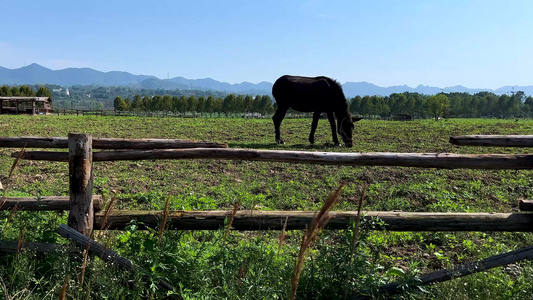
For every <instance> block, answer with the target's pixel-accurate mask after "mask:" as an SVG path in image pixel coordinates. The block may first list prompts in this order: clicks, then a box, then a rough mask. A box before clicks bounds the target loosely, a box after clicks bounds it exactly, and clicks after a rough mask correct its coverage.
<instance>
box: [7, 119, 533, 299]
mask: <svg viewBox="0 0 533 300" xmlns="http://www.w3.org/2000/svg"><path fill="white" fill-rule="evenodd" d="M310 123H311V120H310V119H285V120H284V121H283V125H282V127H281V131H282V135H283V137H284V140H285V143H286V144H285V145H277V144H275V142H274V127H273V124H272V121H271V120H270V119H246V120H245V119H219V118H217V119H208V118H196V119H193V118H188V119H180V118H141V117H100V116H85V117H81V116H80V117H77V116H33V117H31V116H0V136H66V135H67V134H68V133H69V132H76V133H89V134H92V135H93V136H94V137H109V138H187V139H195V140H207V141H213V142H227V143H228V145H229V147H231V148H253V149H284V150H308V151H339V152H419V153H422V152H426V153H427V152H437V153H439V152H451V153H526V152H528V151H530V149H527V148H482V147H457V146H453V145H451V144H449V143H448V139H449V137H450V136H452V135H468V134H531V132H532V131H533V121H530V120H519V121H518V122H515V120H480V119H477V120H474V119H464V120H459V119H458V120H455V119H451V120H442V121H439V122H435V121H433V120H420V121H413V122H391V121H369V120H363V121H360V122H358V123H356V124H355V128H356V129H355V131H354V137H353V138H354V146H353V148H344V147H332V145H331V144H329V145H328V144H326V143H328V142H330V140H331V132H330V130H329V126H328V124H327V120H321V121H320V123H319V125H318V129H317V132H316V135H315V143H316V144H315V145H313V146H310V145H309V144H308V141H307V139H308V133H309V127H310ZM16 150H18V149H0V182H2V184H3V185H4V187H5V190H4V191H5V195H6V196H37V197H38V196H57V195H68V193H69V190H68V164H66V163H52V162H39V161H20V162H19V163H18V165H17V166H16V168H15V170H14V175H13V177H12V178H11V182H10V184H9V185H8V184H6V179H7V176H8V174H9V172H10V169H11V166H12V164H13V158H11V156H10V154H11V152H14V151H16ZM531 175H532V172H531V171H509V170H506V171H486V170H438V169H418V168H402V167H357V168H355V167H339V166H318V165H300V164H289V163H265V162H244V161H217V160H194V161H186V160H183V161H174V160H173V161H170V160H169V161H161V160H156V161H138V162H136V161H123V162H105V163H95V165H94V176H95V177H94V191H95V193H96V194H101V195H103V197H104V199H106V200H108V201H109V199H111V198H112V197H116V199H117V201H118V202H117V204H116V206H115V208H120V209H156V210H162V209H163V208H164V205H165V201H166V199H167V198H168V197H169V199H170V209H172V210H221V209H224V210H231V209H232V208H233V206H234V205H235V204H236V203H238V202H239V203H240V207H241V208H243V209H254V210H318V209H319V208H320V207H321V205H322V203H323V202H324V201H325V200H326V199H327V197H328V193H329V192H330V191H331V190H334V189H336V188H337V187H338V186H339V184H340V183H341V182H346V183H347V185H346V186H345V187H344V188H343V190H342V194H341V202H340V203H339V204H338V205H337V206H336V207H335V208H334V209H335V210H357V204H358V200H359V199H360V197H361V193H362V191H363V189H364V188H365V187H366V198H365V202H364V210H388V211H394V210H402V211H416V212H422V211H428V212H512V211H514V210H516V208H517V199H518V198H520V197H525V198H531V197H532V196H533V190H532V189H531V187H532V183H533V178H532V176H531ZM0 215H1V219H0V220H1V221H0V226H1V233H0V240H12V241H17V240H19V239H20V236H21V233H22V232H24V240H26V241H31V242H34V241H40V242H57V243H66V241H65V240H64V239H62V238H60V237H59V235H57V234H56V233H55V230H56V228H57V227H58V225H59V224H60V223H65V220H66V213H55V212H46V213H42V212H24V211H18V212H15V213H13V212H10V211H2V212H0ZM375 226H380V224H379V221H377V220H376V221H374V222H367V223H364V224H362V233H361V240H360V244H359V247H358V248H357V251H356V252H355V255H354V256H353V257H352V258H351V257H350V252H351V237H352V230H342V231H324V232H322V234H321V236H320V237H319V239H318V241H317V244H316V245H315V246H314V247H313V249H312V251H311V252H310V255H309V257H308V260H307V262H306V265H305V269H304V270H303V273H302V278H301V279H300V287H299V290H298V296H297V298H300V299H310V298H316V299H331V298H332V295H338V296H339V297H341V298H342V297H344V296H349V295H353V294H354V293H357V292H360V291H366V290H367V289H369V288H370V290H371V288H373V287H374V288H375V287H378V286H379V285H381V284H384V283H387V282H390V281H396V280H400V279H403V278H408V277H411V276H413V275H416V274H420V273H425V272H428V271H432V270H439V269H442V268H445V267H452V266H454V265H457V264H461V263H464V262H468V261H472V260H476V259H483V258H486V257H489V256H491V255H495V254H499V253H503V252H506V251H511V250H514V249H517V248H520V247H526V246H531V245H533V238H532V236H531V234H530V233H480V232H473V233H468V232H459V233H457V232H456V233H450V232H438V233H427V232H421V233H411V232H383V231H374V230H372V228H373V227H375ZM280 235H281V233H280V232H278V231H275V232H274V231H272V232H230V233H229V234H227V235H226V234H225V232H224V230H220V231H212V232H207V231H206V232H189V231H166V232H165V234H164V238H163V240H162V241H161V242H159V241H158V232H157V231H153V230H148V231H141V230H138V227H137V224H135V223H132V224H131V225H130V226H129V227H128V229H127V230H126V231H117V232H111V231H109V232H104V233H103V234H97V239H98V240H99V241H100V242H102V243H104V244H106V243H108V244H109V245H110V247H111V248H112V249H114V250H115V251H117V252H118V253H119V254H120V255H123V256H125V257H127V258H129V259H131V260H132V261H133V263H134V264H136V265H137V266H139V271H138V272H136V273H132V274H124V273H123V272H121V271H120V270H118V269H116V268H109V267H107V266H106V265H105V264H104V263H102V262H101V261H99V260H98V259H96V258H95V259H91V260H89V263H88V264H87V266H86V268H84V269H86V271H85V275H84V281H83V284H82V283H81V272H82V271H81V269H82V268H81V266H82V265H83V256H82V255H81V252H80V251H78V250H77V249H75V248H68V247H66V248H64V249H61V250H60V252H59V253H56V254H48V255H44V254H35V253H31V252H23V253H20V254H16V255H15V254H10V255H4V256H2V257H0V278H1V279H2V281H1V282H0V289H2V290H3V294H4V296H5V298H6V299H57V298H58V295H59V294H60V292H61V288H62V287H63V286H65V282H67V285H66V286H67V287H68V289H67V290H68V296H67V298H69V297H70V298H75V299H91V298H95V299H96V298H106V297H107V298H109V299H117V298H124V299H131V298H140V297H152V298H153V297H155V298H162V297H163V296H164V295H166V291H165V290H163V289H160V288H159V287H158V286H157V285H156V282H157V281H158V280H159V279H164V280H165V281H167V282H170V283H171V284H173V285H174V286H176V287H178V289H179V294H180V295H181V296H182V297H183V298H185V299H278V298H280V299H287V298H288V296H289V294H290V289H291V283H290V279H291V276H292V272H293V269H294V262H295V259H296V256H297V254H298V249H299V246H300V241H301V237H302V232H301V231H291V232H288V233H287V236H286V238H285V241H284V243H283V245H282V246H281V248H280V246H279V245H280ZM532 279H533V264H532V263H531V262H522V263H519V264H515V265H511V266H508V267H506V268H501V269H495V270H491V271H488V272H483V273H480V274H476V275H473V276H470V277H466V278H461V279H456V280H453V281H450V282H447V283H440V284H436V285H434V286H431V287H424V288H423V289H417V290H409V291H407V293H404V294H403V296H402V297H405V298H409V297H411V298H414V299H425V298H433V299H447V298H449V296H450V295H455V296H456V297H457V298H462V299H486V298H487V297H493V298H496V299H523V298H527V297H529V296H530V295H531V292H533V288H532V287H531V285H530V282H531V280H532ZM334 298H337V297H334Z"/></svg>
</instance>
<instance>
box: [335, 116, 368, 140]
mask: <svg viewBox="0 0 533 300" xmlns="http://www.w3.org/2000/svg"><path fill="white" fill-rule="evenodd" d="M361 119H362V118H355V117H354V118H352V117H351V116H346V117H344V118H343V119H342V121H341V124H340V125H339V130H338V132H339V135H340V136H341V138H342V141H343V142H344V145H346V147H349V148H351V147H352V146H353V129H354V125H353V123H355V122H358V121H361Z"/></svg>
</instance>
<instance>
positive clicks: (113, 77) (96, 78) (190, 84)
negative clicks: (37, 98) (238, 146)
mask: <svg viewBox="0 0 533 300" xmlns="http://www.w3.org/2000/svg"><path fill="white" fill-rule="evenodd" d="M3 84H8V85H21V84H57V85H61V86H73V85H100V86H130V87H136V88H144V89H165V90H175V89H180V90H188V89H191V90H192V89H194V90H207V91H209V90H213V91H221V92H227V93H241V94H260V95H265V94H270V93H271V92H272V83H270V82H265V81H263V82H260V83H258V84H254V83H250V82H242V83H237V84H230V83H227V82H220V81H217V80H214V79H211V78H204V79H187V78H183V77H175V78H171V79H159V78H157V77H155V76H149V75H133V74H131V73H127V72H119V71H111V72H101V71H97V70H93V69H90V68H68V69H63V70H56V71H54V70H51V69H48V68H45V67H43V66H41V65H38V64H35V63H34V64H31V65H29V66H25V67H22V68H19V69H6V68H3V67H0V85H3ZM343 89H344V93H345V94H346V97H355V96H357V95H360V96H365V95H380V96H389V95H390V94H392V93H403V92H413V93H415V92H416V93H421V94H428V95H433V94H437V93H440V92H465V93H471V94H473V93H477V92H480V91H488V92H494V93H496V94H504V93H511V92H516V91H524V92H525V93H526V94H527V95H533V86H504V87H501V88H499V89H496V90H491V89H470V88H467V87H464V86H460V85H458V86H453V87H445V88H439V87H431V86H424V85H419V86H417V87H415V88H411V87H409V86H407V85H402V86H390V87H380V86H377V85H375V84H372V83H368V82H346V83H345V84H343Z"/></svg>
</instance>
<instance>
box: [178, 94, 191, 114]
mask: <svg viewBox="0 0 533 300" xmlns="http://www.w3.org/2000/svg"><path fill="white" fill-rule="evenodd" d="M176 109H177V111H179V112H180V113H183V114H184V113H186V112H187V111H188V109H189V103H188V101H187V97H185V96H181V97H180V98H179V99H178V103H177V107H176Z"/></svg>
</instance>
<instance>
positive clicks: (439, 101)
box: [427, 94, 450, 120]
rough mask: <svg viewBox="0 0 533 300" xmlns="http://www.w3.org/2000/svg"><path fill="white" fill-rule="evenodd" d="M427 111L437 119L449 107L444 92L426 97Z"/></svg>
mask: <svg viewBox="0 0 533 300" xmlns="http://www.w3.org/2000/svg"><path fill="white" fill-rule="evenodd" d="M427 107H428V111H429V112H430V113H431V114H432V115H433V116H434V117H435V120H438V119H439V117H440V116H442V115H443V114H444V113H445V112H447V111H448V110H449V108H450V99H449V98H448V96H446V95H445V94H438V95H434V96H431V97H429V98H428V100H427Z"/></svg>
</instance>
